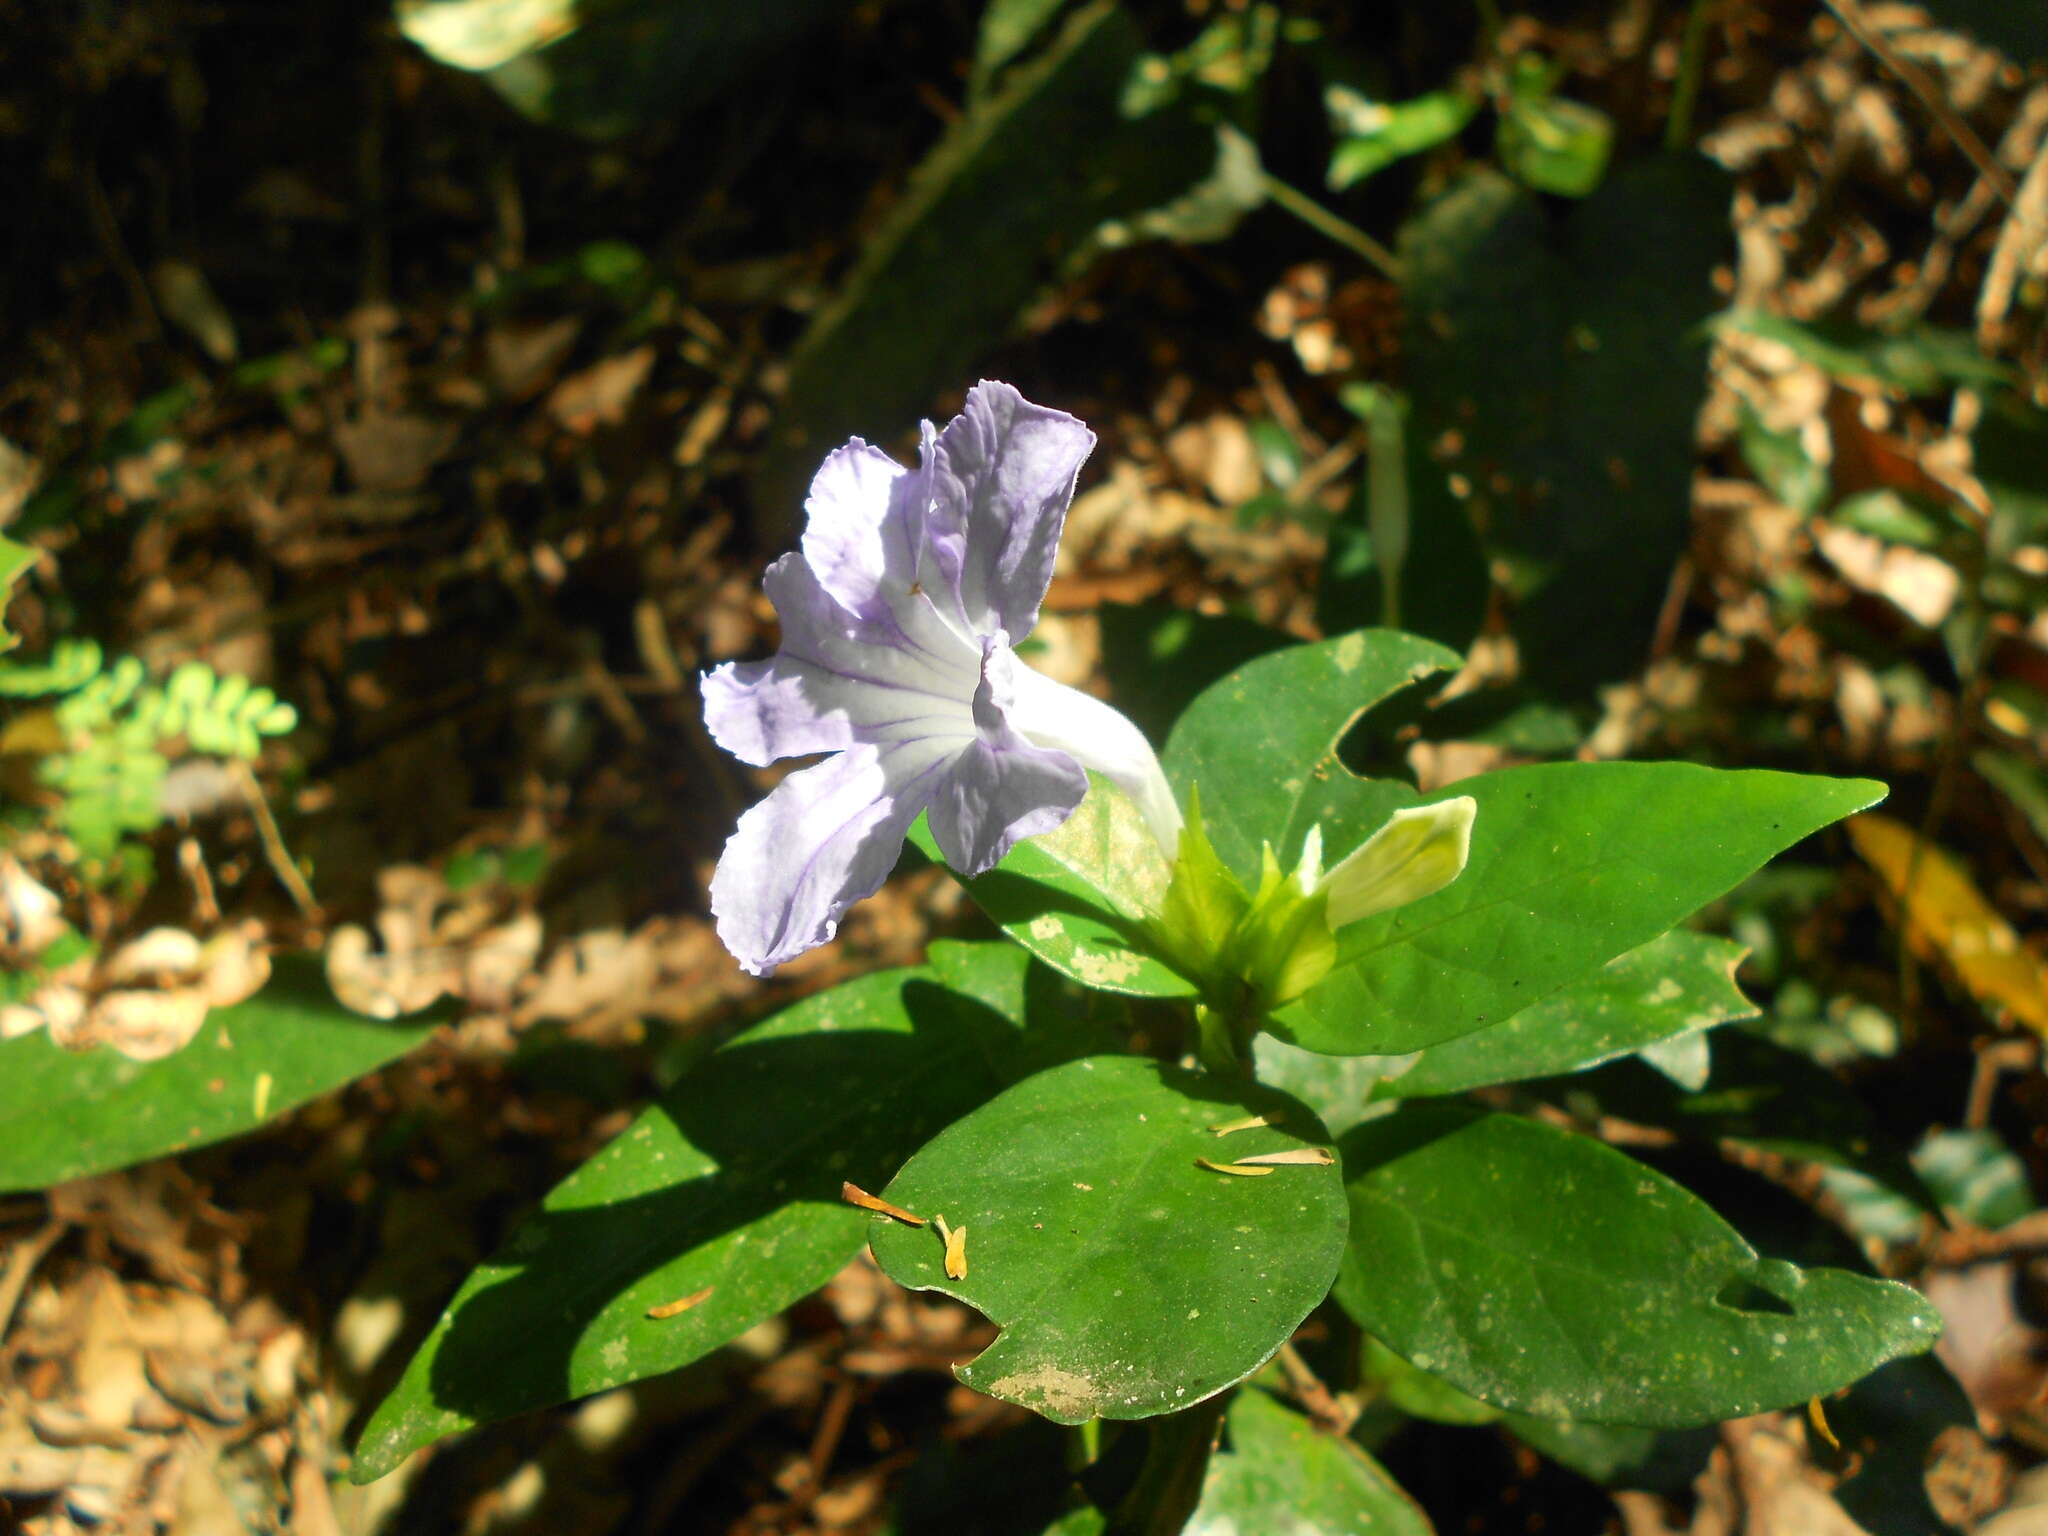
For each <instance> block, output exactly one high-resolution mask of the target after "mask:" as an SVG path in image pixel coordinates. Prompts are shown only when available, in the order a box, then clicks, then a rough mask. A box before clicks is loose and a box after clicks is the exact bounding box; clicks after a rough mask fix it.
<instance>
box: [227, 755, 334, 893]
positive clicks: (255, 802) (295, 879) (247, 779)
mask: <svg viewBox="0 0 2048 1536" xmlns="http://www.w3.org/2000/svg"><path fill="white" fill-rule="evenodd" d="M234 773H235V778H236V780H237V782H238V783H239V784H240V785H241V789H242V798H243V799H244V800H246V801H248V803H249V814H250V815H252V816H254V817H255V818H256V835H257V836H258V837H259V838H260V839H262V842H263V856H264V858H265V859H267V860H268V861H269V863H270V869H271V873H273V874H274V875H276V876H277V878H278V880H279V881H280V882H281V883H282V884H283V886H284V888H285V890H286V892H287V893H289V894H290V896H291V898H292V904H293V905H294V906H296V907H297V908H298V909H299V912H300V914H301V915H302V916H304V917H306V918H308V919H310V920H311V921H313V922H316V923H317V922H318V921H319V920H320V916H321V913H320V903H319V902H317V901H315V900H314V899H313V888H312V887H311V886H310V885H308V884H306V877H305V876H304V875H302V874H300V873H299V866H298V865H296V864H294V863H293V862H292V856H291V850H289V849H288V848H286V847H285V845H284V834H283V833H282V832H280V831H278V829H277V818H276V817H275V816H273V815H272V814H271V813H270V802H269V800H267V799H265V798H264V794H263V786H262V785H261V784H259V783H257V782H256V772H255V770H254V769H252V768H251V767H250V766H249V765H248V764H247V763H245V762H242V761H240V760H237V761H236V763H235V765H234Z"/></svg>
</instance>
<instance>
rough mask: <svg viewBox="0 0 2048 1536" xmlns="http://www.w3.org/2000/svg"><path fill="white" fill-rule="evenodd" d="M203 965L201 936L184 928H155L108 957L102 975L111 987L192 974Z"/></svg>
mask: <svg viewBox="0 0 2048 1536" xmlns="http://www.w3.org/2000/svg"><path fill="white" fill-rule="evenodd" d="M198 969H199V940H198V939H196V938H195V937H193V936H192V935H191V934H189V933H187V932H186V931H185V930H184V929H182V928H152V929H150V930H149V931H148V932H147V933H145V934H143V935H142V936H141V937H140V938H136V939H130V940H129V941H128V942H127V943H126V944H123V945H122V946H121V947H120V948H119V949H117V950H115V951H114V953H113V954H112V955H110V956H108V958H107V963H106V965H105V966H104V967H102V969H101V971H100V976H99V979H100V981H102V982H103V983H104V984H105V985H107V986H110V987H126V986H133V985H135V984H136V983H138V982H140V983H144V984H147V983H149V982H156V981H165V980H168V979H171V978H174V977H183V976H190V975H191V974H193V973H194V972H195V971H197V970H198Z"/></svg>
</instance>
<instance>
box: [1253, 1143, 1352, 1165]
mask: <svg viewBox="0 0 2048 1536" xmlns="http://www.w3.org/2000/svg"><path fill="white" fill-rule="evenodd" d="M1336 1161H1337V1154H1336V1153H1334V1152H1332V1151H1331V1150H1330V1149H1329V1148H1328V1147H1290V1148H1289V1149H1288V1150H1287V1151H1285V1152H1259V1153H1255V1154H1254V1155H1252V1156H1251V1157H1240V1158H1239V1159H1238V1160H1237V1162H1236V1164H1235V1165H1234V1166H1236V1167H1239V1168H1247V1167H1275V1168H1285V1167H1290V1166H1306V1167H1310V1168H1327V1167H1329V1166H1330V1164H1332V1163H1334V1162H1336Z"/></svg>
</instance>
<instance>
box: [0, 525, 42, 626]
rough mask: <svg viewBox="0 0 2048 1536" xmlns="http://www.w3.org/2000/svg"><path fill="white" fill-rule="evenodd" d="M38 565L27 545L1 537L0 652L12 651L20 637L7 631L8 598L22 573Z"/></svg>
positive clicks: (34, 555)
mask: <svg viewBox="0 0 2048 1536" xmlns="http://www.w3.org/2000/svg"><path fill="white" fill-rule="evenodd" d="M35 563H36V552H35V551H34V550H32V549H30V548H29V547H28V546H27V545H25V544H17V543H15V542H14V540H12V539H10V538H6V537H4V536H0V651H11V650H13V649H14V647H15V646H16V645H17V644H18V643H19V642H20V637H19V636H17V635H13V634H10V633H9V632H8V629H7V622H6V620H7V598H8V595H9V594H10V593H11V592H12V591H13V588H14V584H15V583H16V582H17V581H19V580H20V579H21V573H22V572H23V571H25V570H27V569H28V568H29V567H30V566H32V565H34V564H35Z"/></svg>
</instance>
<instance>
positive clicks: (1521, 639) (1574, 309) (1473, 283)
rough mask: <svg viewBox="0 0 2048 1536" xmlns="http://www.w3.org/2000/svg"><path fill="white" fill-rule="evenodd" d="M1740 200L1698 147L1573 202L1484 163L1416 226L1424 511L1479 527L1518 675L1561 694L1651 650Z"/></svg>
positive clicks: (1412, 345)
mask: <svg viewBox="0 0 2048 1536" xmlns="http://www.w3.org/2000/svg"><path fill="white" fill-rule="evenodd" d="M1728 195H1729V181H1728V178H1727V176H1726V174H1725V173H1723V172H1722V171H1721V170H1720V169H1719V168H1718V167H1716V166H1713V165H1711V164H1710V163H1708V162H1707V161H1706V160H1705V158H1704V157H1701V156H1697V155H1694V156H1684V157H1670V156H1653V157H1648V158H1643V159H1638V160H1633V161H1629V162H1627V163H1624V164H1621V165H1619V166H1616V167H1615V168H1614V169H1613V170H1612V171H1611V172H1610V173H1609V174H1608V175H1607V176H1606V178H1605V179H1604V180H1603V181H1602V182H1601V184H1600V186H1599V188H1598V190H1597V191H1595V192H1594V193H1593V194H1592V195H1591V196H1590V197H1587V198H1585V199H1583V200H1581V201H1577V202H1573V203H1569V204H1563V203H1557V202H1554V201H1551V200H1546V199H1545V198H1544V197H1542V196H1541V195H1540V194H1538V193H1536V192H1534V191H1531V190H1530V189H1528V188H1526V187H1522V186H1518V185H1517V184H1516V183H1514V182H1513V181H1511V180H1509V179H1508V178H1507V177H1506V176H1504V175H1502V174H1500V173H1499V172H1497V171H1492V170H1487V169H1483V168H1482V169H1476V170H1474V171H1472V172H1470V173H1468V174H1467V175H1465V176H1464V177H1462V178H1460V179H1459V180H1458V181H1456V182H1455V183H1453V184H1452V186H1451V187H1450V189H1449V190H1448V191H1446V192H1445V193H1444V194H1443V195H1442V196H1441V197H1439V198H1437V199H1436V200H1434V201H1433V202H1431V203H1429V204H1428V205H1427V206H1426V207H1424V208H1423V209H1422V210H1421V211H1420V212H1419V213H1417V214H1416V215H1415V217H1413V218H1412V219H1410V220H1409V222H1408V224H1407V225H1406V226H1405V227H1404V228H1403V230H1402V233H1401V239H1400V254H1401V258H1402V263H1403V266H1404V269H1405V272H1406V281H1405V282H1404V284H1403V295H1402V297H1403V300H1404V306H1403V307H1404V309H1405V311H1406V313H1407V329H1406V333H1405V341H1404V344H1403V356H1404V359H1405V361H1406V365H1407V385H1408V391H1409V397H1410V400H1411V402H1412V405H1413V414H1412V416H1411V417H1410V420H1409V424H1408V438H1409V441H1410V443H1411V444H1414V445H1416V449H1417V451H1416V452H1414V453H1412V454H1411V458H1410V475H1411V484H1410V487H1409V495H1410V506H1411V516H1412V517H1413V519H1414V522H1415V526H1416V528H1417V530H1418V536H1419V531H1420V530H1422V529H1425V528H1427V527H1430V526H1432V525H1437V524H1447V523H1448V521H1449V520H1451V519H1457V518H1465V519H1471V520H1473V521H1475V522H1476V524H1477V526H1479V527H1480V528H1483V529H1484V530H1485V534H1486V544H1487V549H1488V552H1489V554H1490V555H1491V556H1492V557H1493V558H1494V560H1495V561H1496V563H1498V564H1499V565H1500V567H1501V568H1502V569H1503V570H1504V572H1505V573H1506V577H1507V585H1508V588H1509V591H1510V595H1511V596H1512V598H1513V625H1514V632H1515V638H1516V642H1517V645H1518V647H1519V649H1520V653H1521V660H1522V675H1523V677H1524V679H1525V680H1526V681H1528V682H1529V683H1530V684H1531V685H1532V686H1534V687H1537V688H1541V689H1545V690H1548V691H1550V692H1551V693H1552V694H1553V695H1556V696H1563V695H1566V694H1569V695H1572V696H1575V697H1590V696H1591V695H1592V693H1593V690H1594V688H1595V686H1596V685H1597V684H1599V683H1602V682H1606V681H1609V680H1611V679H1613V678H1616V677H1619V676H1622V675H1624V674H1627V673H1630V672H1633V671H1634V670H1636V669H1637V668H1638V667H1639V666H1640V665H1641V664H1642V661H1643V659H1644V656H1645V654H1646V652H1647V650H1648V646H1649V642H1650V638H1651V636H1652V634H1653V633H1654V631H1655V628H1656V623H1657V614H1658V611H1659V609H1660V607H1661V606H1662V605H1663V602H1664V598H1665V592H1666V589H1667V588H1668V586H1669V578H1670V572H1671V568H1672V565H1673V563H1674V562H1675V561H1676V560H1677V559H1678V557H1679V555H1680V554H1682V553H1683V552H1684V549H1685V541H1686V538H1687V535H1688V531H1689V529H1690V527H1691V490H1690V487H1691V475H1692V462H1693V449H1692V438H1693V423H1694V421H1695V419H1696V418H1697V417H1698V415H1699V410H1700V404H1701V401H1702V399H1703V397H1704V394H1705V386H1706V364H1707V349H1706V348H1704V347H1703V346H1701V345H1700V344H1699V341H1698V337H1697V327H1698V325H1699V324H1700V323H1701V322H1702V321H1704V320H1705V319H1707V317H1708V315H1709V314H1710V313H1711V312H1712V310H1713V308H1714V303H1715V299H1714V291H1713V282H1712V275H1713V269H1714V267H1715V265H1716V263H1718V262H1722V261H1725V260H1727V259H1728V257H1729V255H1730V236H1729V232H1728ZM1646 208H1654V209H1656V210H1657V212H1656V216H1655V217H1654V218H1649V217H1645V216H1644V212H1643V210H1644V209H1646ZM1425 449H1428V450H1434V451H1433V452H1425V451H1422V450H1425ZM1418 554H1419V551H1418ZM1413 574H1414V575H1417V576H1419V573H1413ZM1404 585H1406V583H1404Z"/></svg>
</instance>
